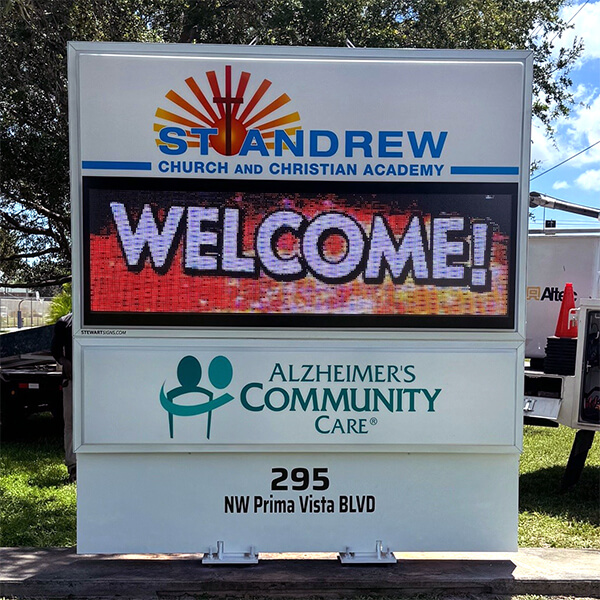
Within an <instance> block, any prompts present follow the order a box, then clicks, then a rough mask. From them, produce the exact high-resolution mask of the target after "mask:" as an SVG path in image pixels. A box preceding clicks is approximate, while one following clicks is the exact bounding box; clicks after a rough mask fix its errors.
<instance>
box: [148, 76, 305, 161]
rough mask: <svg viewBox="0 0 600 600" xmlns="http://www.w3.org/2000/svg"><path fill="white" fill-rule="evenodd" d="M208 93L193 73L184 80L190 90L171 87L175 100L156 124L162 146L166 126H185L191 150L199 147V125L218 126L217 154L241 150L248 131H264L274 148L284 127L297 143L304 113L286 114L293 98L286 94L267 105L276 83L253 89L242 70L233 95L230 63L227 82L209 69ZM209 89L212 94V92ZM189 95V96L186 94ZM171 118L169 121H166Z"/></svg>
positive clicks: (212, 137)
mask: <svg viewBox="0 0 600 600" xmlns="http://www.w3.org/2000/svg"><path fill="white" fill-rule="evenodd" d="M205 75H206V80H207V81H206V82H203V83H204V85H205V86H206V84H208V87H205V91H203V90H202V84H200V83H199V82H198V81H196V79H194V78H193V77H188V78H187V79H186V80H185V83H186V84H187V90H185V92H182V94H179V93H178V92H176V91H175V90H170V91H169V93H168V94H166V98H167V100H169V101H170V102H171V106H170V109H169V110H167V109H165V108H158V109H157V111H156V114H155V116H156V118H157V119H160V120H161V122H156V123H154V131H156V132H157V133H159V136H158V137H157V139H156V144H157V146H165V145H167V146H168V145H169V144H168V142H166V141H165V138H164V137H161V136H160V131H161V130H162V129H163V128H164V127H167V126H171V127H172V126H173V125H177V126H181V127H182V128H183V131H184V132H185V142H186V143H187V147H188V148H198V147H200V139H199V138H200V135H199V134H198V133H194V131H193V130H195V129H206V128H209V129H216V130H217V133H215V134H214V135H209V136H208V139H209V144H210V147H212V148H213V149H214V150H215V151H216V152H218V153H219V154H222V155H224V156H232V155H235V154H238V153H239V151H240V149H241V147H242V145H243V143H244V140H245V139H246V135H247V134H248V131H250V130H251V129H256V130H258V131H259V132H260V135H261V136H262V138H263V140H264V141H265V146H266V147H267V148H269V149H273V148H274V142H273V138H274V136H275V130H276V129H280V128H283V129H284V131H285V133H286V134H287V135H288V136H289V138H290V141H294V139H295V136H296V132H297V131H298V130H299V129H301V127H300V125H299V121H300V115H299V113H298V112H290V113H288V114H283V115H281V116H278V115H280V114H281V113H284V112H285V109H284V107H285V106H286V105H287V104H288V103H289V102H290V101H291V100H290V97H289V96H288V95H287V94H281V95H280V96H279V97H278V98H276V99H275V100H273V101H272V102H270V103H268V104H267V105H266V106H264V108H261V106H262V105H264V104H265V103H266V102H267V97H268V91H269V89H270V87H271V82H270V81H269V80H268V79H263V80H262V82H261V84H260V85H259V86H258V88H256V90H255V91H254V92H252V91H250V89H249V88H251V83H250V78H251V75H250V73H247V72H245V71H242V73H241V74H240V77H239V79H238V82H237V88H236V91H235V93H232V89H233V85H232V73H231V66H230V65H227V66H226V67H225V76H224V81H222V82H221V84H220V83H219V79H218V77H217V73H216V71H207V72H206V74H205ZM208 88H210V93H208ZM184 95H186V96H187V97H188V98H189V100H186V98H184ZM165 122H166V123H165Z"/></svg>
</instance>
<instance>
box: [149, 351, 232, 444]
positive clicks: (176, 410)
mask: <svg viewBox="0 0 600 600" xmlns="http://www.w3.org/2000/svg"><path fill="white" fill-rule="evenodd" d="M177 379H178V380H179V384H180V385H179V387H176V388H173V389H172V390H169V391H168V392H165V383H166V382H165V383H163V385H162V387H161V389H160V403H161V405H162V407H163V408H164V409H165V410H166V411H167V412H168V413H169V435H170V436H171V438H173V416H174V415H177V416H178V417H192V416H195V415H201V414H204V413H208V421H207V424H206V439H208V440H210V427H211V421H212V411H213V410H215V408H219V407H221V406H223V405H225V404H227V403H228V402H231V401H232V400H233V396H232V395H231V394H227V393H224V394H221V395H220V396H217V397H216V398H215V397H214V393H213V392H211V391H210V390H208V389H206V388H203V387H200V386H199V385H198V384H199V383H200V380H201V379H202V366H201V365H200V362H199V361H198V359H197V358H196V357H194V356H184V357H183V358H182V359H181V360H180V361H179V365H177ZM232 379H233V367H232V365H231V362H229V359H228V358H226V357H225V356H216V357H215V358H213V359H212V361H211V362H210V365H209V366H208V380H209V381H210V383H211V385H212V386H213V387H214V388H216V389H217V390H223V389H225V388H226V387H227V386H228V385H229V384H230V383H231V380H232ZM186 394H202V395H203V396H206V398H207V401H206V402H202V403H201V404H192V405H189V404H176V403H175V399H176V398H179V397H181V396H185V395H186Z"/></svg>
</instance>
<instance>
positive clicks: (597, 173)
mask: <svg viewBox="0 0 600 600" xmlns="http://www.w3.org/2000/svg"><path fill="white" fill-rule="evenodd" d="M575 183H576V184H577V185H578V186H579V187H580V188H581V189H584V190H586V191H590V192H600V169H589V170H588V171H586V172H585V173H582V174H581V175H580V176H579V177H578V178H577V179H576V180H575Z"/></svg>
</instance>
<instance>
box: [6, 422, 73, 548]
mask: <svg viewBox="0 0 600 600" xmlns="http://www.w3.org/2000/svg"><path fill="white" fill-rule="evenodd" d="M11 437H12V438H13V439H10V440H6V438H5V439H3V441H2V446H1V452H0V524H1V526H0V546H32V547H50V546H74V545H75V543H76V525H75V523H76V498H77V490H76V486H75V484H68V473H67V468H66V467H65V466H64V464H63V456H64V455H63V447H62V437H61V434H60V432H59V431H58V432H57V431H56V428H55V426H54V423H53V419H52V418H51V416H50V415H44V416H43V417H41V418H40V417H39V416H38V417H36V418H33V417H32V418H31V419H29V420H28V421H27V427H26V428H25V429H24V430H23V431H22V432H18V433H17V434H13V435H12V436H11Z"/></svg>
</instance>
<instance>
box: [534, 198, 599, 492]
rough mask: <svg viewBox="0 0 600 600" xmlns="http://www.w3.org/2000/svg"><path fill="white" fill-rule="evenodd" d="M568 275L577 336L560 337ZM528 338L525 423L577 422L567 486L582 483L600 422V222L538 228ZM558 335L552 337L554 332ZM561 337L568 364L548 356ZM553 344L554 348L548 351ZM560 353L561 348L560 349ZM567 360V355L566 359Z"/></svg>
mask: <svg viewBox="0 0 600 600" xmlns="http://www.w3.org/2000/svg"><path fill="white" fill-rule="evenodd" d="M530 202H531V206H549V207H550V208H556V209H559V210H566V211H568V212H573V213H577V214H580V215H586V216H589V217H592V218H596V219H600V210H598V209H594V208H589V207H584V206H578V205H574V204H570V203H567V202H563V201H560V200H557V199H555V198H551V197H547V196H543V195H541V194H538V193H536V192H532V193H531V195H530ZM566 283H572V284H573V290H574V292H575V299H576V303H575V305H576V308H575V309H574V310H572V311H571V314H570V319H571V321H572V323H577V326H578V334H577V337H576V339H572V340H570V339H564V340H557V339H556V338H552V336H554V333H555V328H556V324H557V319H558V316H559V312H560V307H561V303H562V299H563V292H564V289H565V284H566ZM526 298H527V330H526V331H527V334H526V335H527V339H526V347H525V355H526V357H527V358H528V359H529V360H530V367H529V368H528V369H526V371H525V398H524V408H523V410H524V417H525V423H531V424H537V425H550V426H558V424H559V423H560V424H562V425H566V426H568V427H572V428H573V429H577V430H578V431H577V434H576V437H575V442H574V444H573V449H572V450H571V456H570V458H569V463H568V465H567V469H566V471H565V474H564V477H563V482H562V487H563V489H566V488H569V487H571V486H572V485H574V484H575V483H576V482H577V481H578V479H579V476H580V475H581V471H582V470H583V467H584V464H585V460H586V457H587V454H588V452H589V449H590V448H591V446H592V442H593V439H594V434H595V432H596V431H599V430H600V360H599V351H600V230H598V229H596V230H578V231H568V230H562V231H561V230H556V229H549V230H548V229H547V230H545V231H542V232H536V233H530V235H529V253H528V260H527V294H526ZM549 338H550V340H549ZM550 342H552V347H553V348H556V344H557V343H560V345H561V347H562V348H564V350H561V353H562V354H563V357H562V358H564V361H565V362H566V363H570V365H569V367H568V368H567V370H566V371H565V370H563V369H564V366H565V364H564V362H563V365H562V368H561V369H558V370H557V369H555V368H552V364H553V360H554V359H552V360H550V361H549V360H548V354H549V353H550V350H549V349H550V347H551V345H550ZM547 349H548V352H547ZM552 352H553V353H554V352H555V350H552ZM561 360H562V359H561Z"/></svg>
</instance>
